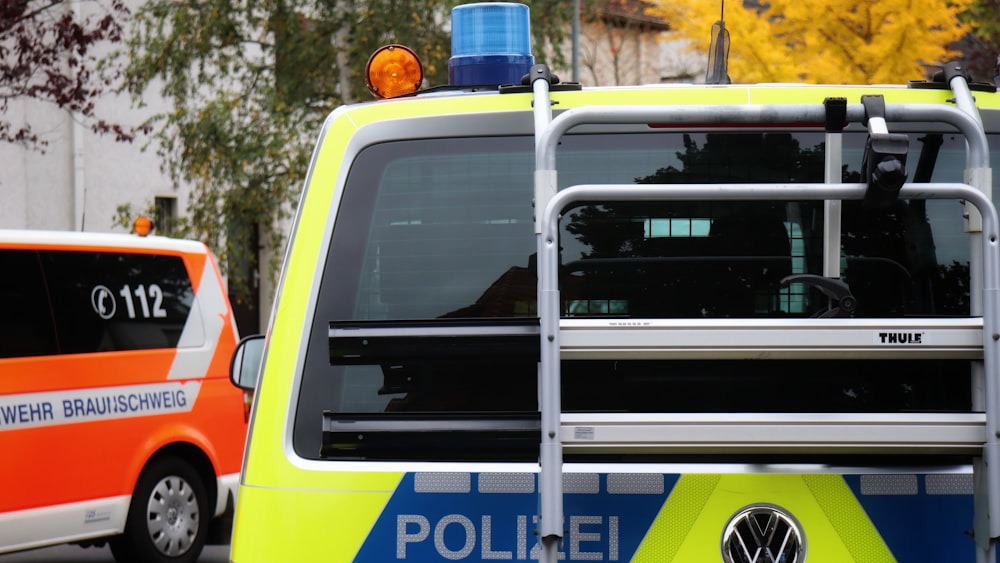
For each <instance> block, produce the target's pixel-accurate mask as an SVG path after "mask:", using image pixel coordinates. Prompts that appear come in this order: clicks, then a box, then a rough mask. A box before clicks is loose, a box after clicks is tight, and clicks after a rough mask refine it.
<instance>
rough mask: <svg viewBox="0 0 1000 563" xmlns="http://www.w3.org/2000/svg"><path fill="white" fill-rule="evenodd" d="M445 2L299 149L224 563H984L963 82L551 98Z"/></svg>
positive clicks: (991, 291) (987, 310)
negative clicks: (418, 52)
mask: <svg viewBox="0 0 1000 563" xmlns="http://www.w3.org/2000/svg"><path fill="white" fill-rule="evenodd" d="M452 15H453V22H452V32H453V34H454V38H453V53H452V55H453V56H452V59H451V66H450V71H451V72H450V74H451V84H450V85H448V86H447V87H439V88H433V89H427V90H423V91H418V90H417V86H418V85H419V84H420V82H421V75H420V63H419V62H418V60H417V59H416V58H415V57H414V56H413V53H412V52H411V51H410V50H408V49H406V48H405V47H402V46H390V47H386V48H383V49H381V50H380V51H378V52H377V53H376V54H375V55H373V57H372V59H371V61H370V62H369V86H370V88H371V90H372V91H373V92H376V93H378V94H381V95H384V96H386V97H387V99H383V100H379V101H374V102H369V103H360V104H355V105H350V106H345V107H341V108H338V109H337V110H335V111H334V112H333V113H331V114H330V116H329V118H328V119H327V121H326V123H325V125H324V127H323V130H322V131H321V132H320V134H319V140H318V143H317V145H316V149H315V153H314V155H313V159H312V165H311V170H310V172H309V175H308V178H307V180H306V183H305V189H304V192H303V195H302V200H301V204H300V206H299V210H298V215H297V218H296V221H295V225H294V229H293V232H292V234H291V240H290V247H289V251H288V254H287V258H286V261H285V264H284V269H283V273H282V275H281V280H280V288H279V292H278V295H277V299H276V303H275V309H274V313H273V316H272V319H271V323H270V326H269V327H268V330H267V333H266V335H263V336H262V337H260V338H259V339H250V340H247V341H245V342H244V344H243V345H242V346H241V347H240V348H239V349H238V350H237V353H236V356H235V361H234V364H233V377H234V380H236V381H237V382H238V383H240V384H241V385H243V386H244V387H252V386H254V385H255V384H256V397H255V399H254V401H255V403H254V406H253V413H252V420H251V429H250V436H249V439H248V445H247V449H246V452H245V459H244V467H243V472H242V474H241V482H240V488H239V500H238V503H237V510H236V518H235V525H234V536H233V544H232V553H231V558H232V560H233V561H234V562H236V563H252V562H271V561H297V562H299V561H327V562H332V561H364V562H386V561H446V560H447V561H496V560H500V561H532V560H543V561H549V562H555V561H558V560H564V561H651V562H669V561H678V562H680V561H683V562H692V561H695V562H706V561H725V562H741V563H749V562H764V561H768V562H773V561H781V562H786V563H791V562H802V561H809V562H810V563H814V562H837V563H842V562H845V561H859V562H866V563H867V562H873V561H879V562H881V561H969V562H972V561H980V562H984V561H990V562H993V561H996V560H997V559H996V557H997V555H996V539H997V538H998V537H1000V470H998V467H1000V457H998V453H1000V450H998V437H997V436H998V432H1000V418H998V416H1000V386H998V383H1000V380H998V378H1000V371H998V369H1000V366H998V360H1000V358H998V354H997V352H998V346H1000V343H998V339H1000V336H998V335H1000V326H998V321H1000V268H998V249H997V244H998V238H997V237H998V226H997V214H996V210H995V209H994V206H993V204H992V203H991V192H992V189H993V179H992V175H991V161H992V159H993V158H994V157H996V156H997V153H996V150H997V149H996V148H993V147H997V146H1000V144H998V142H1000V139H998V137H997V134H998V133H1000V96H998V95H997V93H996V91H995V87H994V86H993V85H986V84H979V83H976V82H975V81H972V80H970V79H969V78H968V77H967V76H966V73H965V72H964V70H963V69H962V68H961V66H960V65H947V66H945V67H944V68H943V70H942V72H941V73H940V79H939V80H934V81H919V82H912V83H909V84H902V85H898V86H893V85H882V86H838V85H832V86H805V85H783V84H771V85H735V84H733V85H680V84H671V85H655V86H642V87H616V88H589V87H580V86H579V85H577V84H564V83H560V82H559V81H558V80H557V78H556V77H554V76H552V75H551V73H550V71H549V70H548V69H547V68H546V67H545V66H543V65H536V64H534V59H533V58H532V56H531V54H530V49H528V48H527V47H528V35H527V21H528V14H527V9H526V8H525V7H524V6H522V5H518V4H507V3H482V4H471V5H465V6H460V7H458V8H456V9H455V10H454V12H453V14H452ZM261 358H262V359H261Z"/></svg>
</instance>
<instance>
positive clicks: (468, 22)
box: [448, 2, 535, 86]
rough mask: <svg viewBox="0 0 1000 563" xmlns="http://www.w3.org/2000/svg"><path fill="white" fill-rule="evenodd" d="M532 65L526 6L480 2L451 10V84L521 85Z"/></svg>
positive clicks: (449, 66) (529, 26)
mask: <svg viewBox="0 0 1000 563" xmlns="http://www.w3.org/2000/svg"><path fill="white" fill-rule="evenodd" d="M533 64H535V57H533V56H532V55H531V23H530V17H529V13H528V7H527V6H526V5H524V4H515V3H513V2H479V3H475V4H465V5H462V6H456V7H455V8H453V9H452V11H451V58H450V59H448V82H449V83H450V84H453V85H457V86H499V85H501V84H520V83H521V78H522V77H523V76H524V75H526V74H528V71H529V70H530V69H531V66H532V65H533Z"/></svg>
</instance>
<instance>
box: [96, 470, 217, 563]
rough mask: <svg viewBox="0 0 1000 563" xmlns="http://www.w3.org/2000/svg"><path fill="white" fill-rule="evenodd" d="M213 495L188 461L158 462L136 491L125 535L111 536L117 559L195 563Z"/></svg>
mask: <svg viewBox="0 0 1000 563" xmlns="http://www.w3.org/2000/svg"><path fill="white" fill-rule="evenodd" d="M210 520H211V516H210V513H209V503H208V493H207V492H206V489H205V484H204V482H203V481H202V478H201V476H199V475H198V472H197V471H195V469H194V468H193V467H191V465H190V464H188V463H187V462H185V461H183V460H181V459H178V458H174V457H165V458H160V459H156V460H153V461H152V462H151V463H150V464H149V465H147V466H146V468H145V469H144V470H143V471H142V474H141V475H139V481H138V482H137V483H136V485H135V491H134V492H133V493H132V501H131V502H130V503H129V509H128V516H127V517H126V520H125V533H124V534H123V535H121V536H116V537H114V538H112V540H111V542H110V543H111V553H112V554H113V555H114V557H115V561H116V562H117V563H147V562H149V563H195V562H196V561H197V560H198V556H199V555H201V550H202V549H203V548H204V547H205V540H206V538H207V535H208V525H209V522H210Z"/></svg>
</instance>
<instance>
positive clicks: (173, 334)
mask: <svg viewBox="0 0 1000 563" xmlns="http://www.w3.org/2000/svg"><path fill="white" fill-rule="evenodd" d="M39 255H40V258H41V262H42V266H43V269H44V272H45V277H46V280H47V283H48V287H49V291H50V294H51V296H52V303H53V309H54V310H55V319H56V328H57V331H58V334H59V342H60V346H61V350H60V351H61V352H62V353H64V354H79V353H88V352H106V351H113V350H142V349H152V348H173V347H176V346H177V342H178V340H179V339H180V335H181V332H182V330H183V328H184V324H185V322H186V321H187V317H188V314H189V312H190V310H191V304H192V303H193V301H194V292H193V291H192V288H191V281H190V280H189V279H188V275H187V270H186V269H185V267H184V262H183V260H182V259H181V258H180V257H179V256H164V255H154V254H138V253H135V254H133V253H118V252H64V251H44V252H40V253H39Z"/></svg>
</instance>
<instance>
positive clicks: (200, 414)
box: [0, 230, 247, 563]
mask: <svg viewBox="0 0 1000 563" xmlns="http://www.w3.org/2000/svg"><path fill="white" fill-rule="evenodd" d="M0 272H2V275H0V300H2V302H3V303H4V313H3V314H2V315H0V452H2V453H0V456H2V459H3V463H0V553H7V552H12V551H19V550H24V549H30V548H36V547H41V546H47V545H53V544H61V543H78V544H81V545H84V546H87V545H101V544H103V543H105V542H110V544H111V549H112V552H113V553H114V556H115V558H116V560H118V561H122V562H124V561H129V562H137V561H143V562H146V561H149V562H176V563H184V562H193V561H196V560H197V558H198V555H199V554H200V552H201V550H202V548H203V547H204V545H205V544H206V542H207V541H210V540H212V541H215V542H228V539H229V538H228V533H229V527H228V526H227V524H228V522H229V515H230V514H231V511H232V503H233V502H234V501H235V487H236V485H237V482H238V477H239V470H240V461H241V458H242V452H243V445H244V441H245V438H246V428H247V426H246V414H245V410H244V402H243V394H242V393H241V392H240V391H239V390H238V389H234V388H233V387H232V385H231V384H230V383H229V379H228V372H229V362H230V359H231V356H232V351H233V349H234V347H235V345H236V343H237V341H238V333H237V329H236V324H235V321H234V318H233V312H232V310H231V308H230V305H229V300H228V298H227V295H226V291H225V288H224V285H223V279H222V277H221V275H220V272H219V268H218V265H217V263H216V261H215V258H214V257H213V255H212V254H211V252H210V251H209V249H208V248H207V247H206V246H205V245H204V244H202V243H200V242H196V241H190V240H178V239H171V238H166V237H159V236H150V237H139V236H135V235H126V234H108V233H81V232H57V231H36V230H0ZM213 535H215V536H216V537H215V538H212V536H213Z"/></svg>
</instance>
